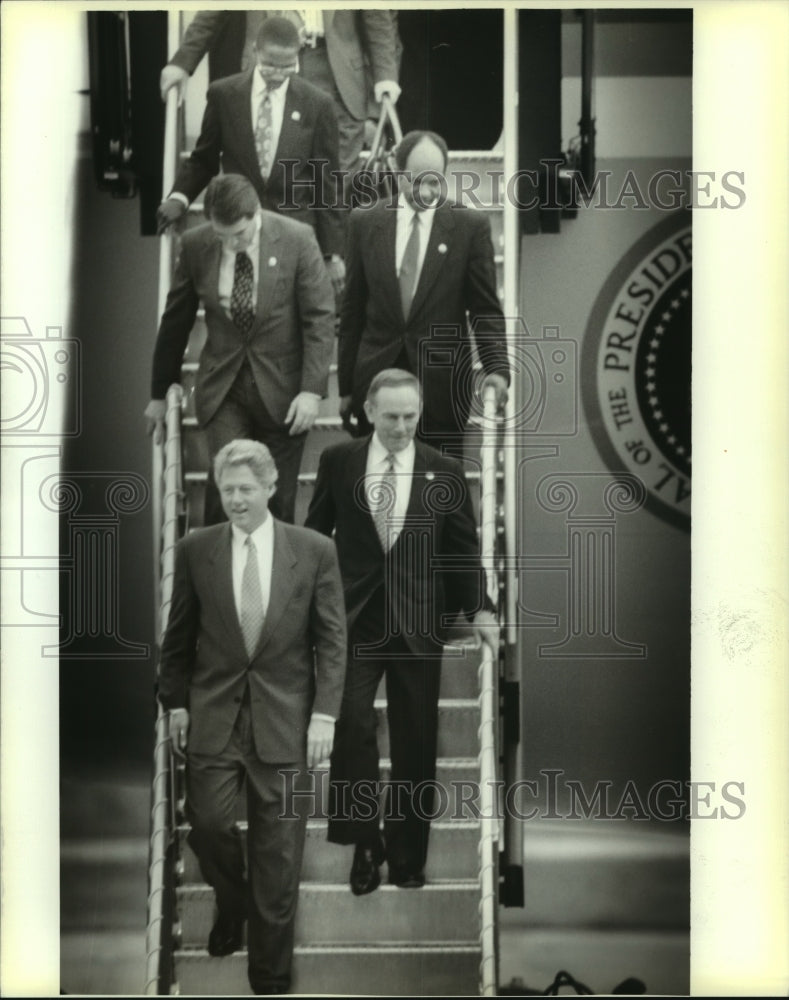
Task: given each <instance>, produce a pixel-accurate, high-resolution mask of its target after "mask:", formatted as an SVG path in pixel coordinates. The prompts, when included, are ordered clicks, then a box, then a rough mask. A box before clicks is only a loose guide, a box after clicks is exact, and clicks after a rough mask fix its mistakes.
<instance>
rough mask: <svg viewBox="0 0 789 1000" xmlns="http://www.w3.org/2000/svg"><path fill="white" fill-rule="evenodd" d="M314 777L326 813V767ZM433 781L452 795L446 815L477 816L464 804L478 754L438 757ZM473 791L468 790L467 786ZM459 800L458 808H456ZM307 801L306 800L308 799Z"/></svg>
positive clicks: (385, 772) (241, 800) (385, 769)
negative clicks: (475, 755)
mask: <svg viewBox="0 0 789 1000" xmlns="http://www.w3.org/2000/svg"><path fill="white" fill-rule="evenodd" d="M379 771H380V776H381V781H382V782H385V781H389V780H390V777H391V774H392V762H391V760H389V758H388V757H381V759H380V763H379ZM180 772H181V778H180V786H179V787H180V789H181V793H180V794H181V795H183V789H184V779H183V767H181V768H180ZM312 780H313V787H314V788H315V789H316V798H318V797H319V798H320V801H319V815H320V816H321V817H325V815H326V808H327V802H328V791H327V789H328V781H329V774H328V768H321V769H316V771H315V777H314V779H312ZM436 781H437V782H439V784H441V785H442V786H443V787H444V788H445V789H447V790H448V794H449V795H450V796H451V800H450V801H451V804H450V805H449V806H448V809H447V810H446V812H447V815H448V816H449V818H450V819H451V820H452V821H453V822H457V821H458V820H462V819H469V820H473V819H476V813H475V812H474V811H473V806H469V805H464V800H465V801H468V800H469V799H471V800H472V802H473V801H476V794H477V793H476V791H475V789H476V785H477V782H478V781H479V758H478V757H439V758H438V760H437V761H436ZM469 788H471V789H472V791H471V792H469V791H468V789H469ZM455 803H458V808H457V809H456V808H455ZM308 804H309V803H308ZM180 810H181V812H180V821H181V823H182V827H181V828H182V829H184V830H185V829H187V827H188V824H186V822H185V821H184V818H183V803H182V804H181V807H180ZM246 816H247V806H246V796H245V795H244V794H243V792H242V793H241V794H240V795H239V796H238V797H237V799H236V806H235V810H234V818H235V820H236V821H237V822H242V821H243V820H245V819H246Z"/></svg>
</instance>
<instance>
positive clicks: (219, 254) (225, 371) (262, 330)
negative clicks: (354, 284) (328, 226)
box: [145, 174, 334, 524]
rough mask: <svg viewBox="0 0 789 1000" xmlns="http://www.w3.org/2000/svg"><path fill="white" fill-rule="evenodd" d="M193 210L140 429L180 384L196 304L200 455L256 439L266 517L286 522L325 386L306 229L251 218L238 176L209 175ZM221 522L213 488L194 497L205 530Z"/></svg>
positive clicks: (324, 300) (245, 184)
mask: <svg viewBox="0 0 789 1000" xmlns="http://www.w3.org/2000/svg"><path fill="white" fill-rule="evenodd" d="M205 206H206V214H207V215H208V217H209V220H210V221H209V222H208V223H207V224H206V225H204V226H199V227H197V228H195V229H189V230H187V231H186V232H185V233H184V235H183V238H182V240H181V252H180V256H179V260H178V264H177V266H176V269H175V276H174V278H173V283H172V287H171V289H170V292H169V294H168V296H167V304H166V307H165V310H164V313H163V315H162V319H161V322H160V324H159V334H158V337H157V339H156V346H155V349H154V356H153V366H152V368H153V373H152V377H151V401H150V403H149V404H148V407H147V409H146V411H145V416H146V419H147V422H148V431H149V432H151V431H153V430H154V429H155V428H157V427H160V426H161V424H162V423H163V421H164V416H165V402H164V399H165V395H166V393H167V389H168V388H169V387H170V385H172V383H174V382H180V380H181V362H182V360H183V356H184V350H185V349H186V346H187V342H188V339H189V335H190V333H191V331H192V327H193V324H194V321H195V317H196V315H197V309H198V306H199V304H200V302H201V301H202V303H203V306H204V308H205V323H206V327H207V331H208V339H207V342H206V345H205V347H204V348H203V351H202V353H201V355H200V366H199V369H198V372H197V379H196V384H195V410H196V413H197V419H198V421H199V422H200V426H201V427H202V429H203V430H204V431H205V435H206V438H207V441H208V446H209V449H210V452H211V454H212V455H215V454H216V453H217V452H218V451H219V449H220V448H221V447H222V446H223V445H224V444H226V443H227V442H228V441H231V440H233V439H234V438H239V437H243V438H254V439H256V440H259V441H263V442H264V443H265V444H266V445H267V446H268V448H269V449H270V450H271V452H272V454H273V456H274V460H275V462H276V463H277V468H278V470H279V485H278V490H277V493H276V494H275V495H274V498H273V499H272V509H273V510H274V513H275V514H276V515H277V516H278V517H280V518H281V519H282V520H285V521H289V522H293V520H294V516H295V504H296V487H297V480H298V474H299V467H300V464H301V456H302V453H303V451H304V443H305V439H306V435H307V431H308V430H309V429H310V427H311V426H312V424H313V422H314V420H315V418H316V416H317V413H318V404H319V401H320V399H321V397H322V396H323V395H324V394H325V393H326V389H327V384H328V377H329V365H330V361H331V352H332V345H333V343H334V297H333V295H332V290H331V285H330V283H329V280H328V277H327V275H326V269H325V267H324V266H323V261H322V260H321V255H320V251H319V249H318V245H317V243H316V241H315V236H314V235H313V232H312V230H311V229H310V227H309V226H306V225H303V224H302V223H300V222H295V221H293V220H291V219H288V218H286V217H284V216H281V215H277V214H275V213H274V212H266V211H262V210H261V208H260V205H259V203H258V199H257V196H256V194H255V191H254V190H253V188H252V185H251V183H250V182H249V181H248V180H247V179H246V178H244V177H241V176H239V175H238V174H223V175H222V176H221V177H215V178H214V179H213V180H212V181H211V183H210V184H209V186H208V189H207V190H206V200H205ZM157 433H159V431H157ZM209 485H210V486H212V485H213V484H209ZM221 519H222V512H221V508H220V506H219V502H218V497H217V495H216V490H215V488H213V489H211V490H209V491H207V495H206V518H205V523H206V524H215V523H216V522H217V521H218V520H221Z"/></svg>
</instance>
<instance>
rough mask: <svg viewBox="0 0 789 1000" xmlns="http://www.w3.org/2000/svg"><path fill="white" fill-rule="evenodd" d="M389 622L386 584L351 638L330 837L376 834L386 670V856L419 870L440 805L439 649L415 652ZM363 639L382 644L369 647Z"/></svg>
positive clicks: (347, 840)
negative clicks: (378, 710) (431, 655)
mask: <svg viewBox="0 0 789 1000" xmlns="http://www.w3.org/2000/svg"><path fill="white" fill-rule="evenodd" d="M385 628H386V616H385V613H384V602H383V588H381V589H380V590H379V591H377V592H376V594H374V595H373V596H372V597H371V599H370V602H369V603H368V606H367V607H366V608H365V610H364V611H363V612H362V615H361V616H360V619H358V620H357V623H356V625H355V627H354V629H353V631H352V633H351V636H350V637H349V638H350V642H349V655H348V671H347V673H346V677H345V689H344V693H343V700H342V707H341V709H340V717H339V719H338V720H337V726H336V729H335V734H334V749H333V752H332V756H331V771H330V785H329V828H328V839H329V840H330V841H332V842H333V843H337V844H354V843H368V844H369V843H375V842H376V840H377V838H378V836H379V829H380V819H379V810H378V808H377V805H378V803H377V799H378V795H377V793H378V791H379V789H380V774H379V748H378V738H377V733H376V715H375V707H374V701H375V693H376V690H377V688H378V685H379V683H380V680H381V677H382V676H384V675H385V676H386V701H387V721H388V725H389V745H390V755H391V759H392V773H391V785H390V787H389V788H388V790H387V796H386V799H387V801H386V804H385V807H384V835H385V840H386V856H387V861H388V862H389V865H390V867H394V866H396V867H404V868H408V869H419V868H422V867H423V866H424V864H425V860H426V858H427V844H428V837H429V834H430V817H431V815H432V814H433V811H434V808H435V776H436V745H437V732H438V695H439V686H440V681H441V660H440V648H439V649H438V650H437V653H438V655H437V656H436V658H435V659H422V658H415V657H414V656H413V654H411V653H410V652H409V650H408V646H407V645H406V643H405V640H404V639H403V638H402V636H399V635H389V636H386V635H385ZM382 637H383V642H381V644H380V645H378V643H379V642H380V640H381V639H382ZM365 645H375V646H376V647H377V648H375V649H371V650H366V649H365V648H364V646H365Z"/></svg>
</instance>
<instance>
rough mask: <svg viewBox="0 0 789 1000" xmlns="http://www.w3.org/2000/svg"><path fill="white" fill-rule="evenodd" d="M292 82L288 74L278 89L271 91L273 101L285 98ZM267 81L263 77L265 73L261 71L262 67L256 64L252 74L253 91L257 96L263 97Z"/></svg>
mask: <svg viewBox="0 0 789 1000" xmlns="http://www.w3.org/2000/svg"><path fill="white" fill-rule="evenodd" d="M289 83H290V77H289V76H286V77H285V79H284V80H283V81H282V83H281V84H280V85H279V86H278V87H277V89H276V90H272V91H271V99H272V100H273V101H277V100H284V99H285V94H287V92H288V84H289ZM267 89H268V88H267V87H266V81H265V80H264V79H263V75H262V73H261V72H260V67H259V66H255V72H254V73H253V74H252V93H253V95H254V96H255V97H256V98H257V97H260V98H262V97H263V95H264V94H265V93H266V90H267Z"/></svg>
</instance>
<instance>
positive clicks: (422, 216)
mask: <svg viewBox="0 0 789 1000" xmlns="http://www.w3.org/2000/svg"><path fill="white" fill-rule="evenodd" d="M414 216H416V217H417V219H419V257H418V258H417V264H416V281H415V282H414V288H416V286H417V285H418V284H419V276H420V275H421V273H422V265H423V264H424V262H425V253H426V252H427V243H428V240H429V239H430V233H431V230H432V229H433V219H434V218H435V216H436V206H435V205H434V206H431V207H430V208H425V209H424V210H423V211H421V212H416V211H414V209H413V208H412V207H411V206H410V205H409V204H408V202H407V201H406V200H405V198H404V197H403V196H402V195H401V196H400V199H399V201H398V203H397V232H396V235H395V266H396V267H397V277H398V278H399V277H400V268H401V267H402V264H403V255H404V254H405V247H406V244H407V243H408V237H409V236H410V235H411V220H412V219H413V218H414Z"/></svg>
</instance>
